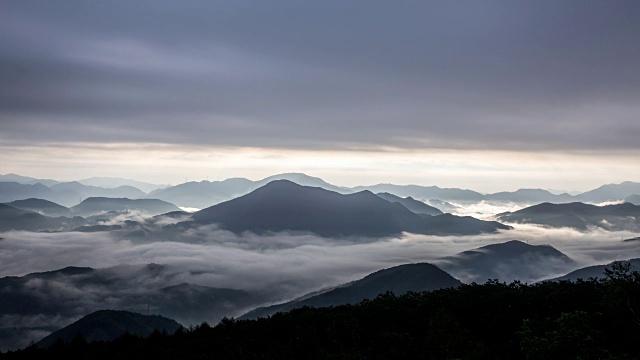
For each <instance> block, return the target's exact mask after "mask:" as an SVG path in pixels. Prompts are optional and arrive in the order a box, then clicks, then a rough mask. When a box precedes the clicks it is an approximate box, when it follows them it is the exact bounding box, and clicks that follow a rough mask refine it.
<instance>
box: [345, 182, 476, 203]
mask: <svg viewBox="0 0 640 360" xmlns="http://www.w3.org/2000/svg"><path fill="white" fill-rule="evenodd" d="M352 190H353V191H363V190H369V191H371V192H374V193H390V194H394V195H396V196H401V197H412V198H414V199H420V200H423V199H424V200H429V199H441V200H445V201H454V202H461V203H469V202H479V201H482V200H484V195H482V194H481V193H479V192H477V191H473V190H465V189H455V188H452V189H448V188H440V187H437V186H420V185H394V184H377V185H371V186H356V187H354V188H353V189H352Z"/></svg>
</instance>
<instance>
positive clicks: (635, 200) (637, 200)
mask: <svg viewBox="0 0 640 360" xmlns="http://www.w3.org/2000/svg"><path fill="white" fill-rule="evenodd" d="M624 201H625V202H628V203H632V204H633V205H640V195H638V194H634V195H631V196H627V197H626V198H625V199H624Z"/></svg>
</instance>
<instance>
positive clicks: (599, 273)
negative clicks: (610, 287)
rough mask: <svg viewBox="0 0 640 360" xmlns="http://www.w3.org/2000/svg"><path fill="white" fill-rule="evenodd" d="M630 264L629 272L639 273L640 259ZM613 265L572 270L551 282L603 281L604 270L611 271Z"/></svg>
mask: <svg viewBox="0 0 640 360" xmlns="http://www.w3.org/2000/svg"><path fill="white" fill-rule="evenodd" d="M628 261H629V262H630V264H631V267H630V270H631V271H640V259H630V260H628ZM612 265H613V263H609V264H605V265H592V266H587V267H583V268H580V269H577V270H574V271H572V272H570V273H568V274H566V275H563V276H560V277H557V278H554V279H552V280H554V281H558V280H570V281H577V280H578V279H582V280H588V279H590V278H594V279H604V278H605V275H604V270H605V269H609V270H611V266H612Z"/></svg>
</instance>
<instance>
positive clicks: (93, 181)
mask: <svg viewBox="0 0 640 360" xmlns="http://www.w3.org/2000/svg"><path fill="white" fill-rule="evenodd" d="M78 182H79V183H81V184H83V185H89V186H97V187H101V188H105V189H112V188H117V187H120V186H132V187H134V188H137V189H140V190H142V191H144V192H145V193H149V192H151V191H154V190H159V189H164V188H166V187H168V186H169V185H158V184H151V183H148V182H144V181H137V180H131V179H123V178H118V177H92V178H88V179H83V180H78Z"/></svg>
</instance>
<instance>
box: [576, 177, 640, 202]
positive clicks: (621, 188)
mask: <svg viewBox="0 0 640 360" xmlns="http://www.w3.org/2000/svg"><path fill="white" fill-rule="evenodd" d="M633 194H640V183H637V182H631V181H625V182H623V183H620V184H608V185H602V186H600V187H599V188H597V189H593V190H591V191H587V192H584V193H582V194H579V195H576V197H575V198H576V200H578V201H582V202H591V203H601V202H606V201H616V200H622V199H624V198H626V197H628V196H630V195H633Z"/></svg>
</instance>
